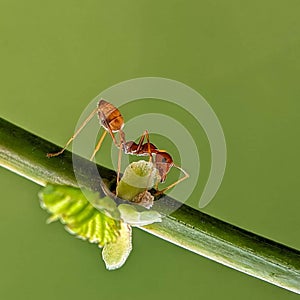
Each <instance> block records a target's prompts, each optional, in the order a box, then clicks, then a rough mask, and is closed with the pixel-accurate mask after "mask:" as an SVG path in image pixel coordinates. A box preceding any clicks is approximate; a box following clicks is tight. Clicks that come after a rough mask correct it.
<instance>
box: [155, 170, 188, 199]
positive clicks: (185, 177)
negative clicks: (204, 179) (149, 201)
mask: <svg viewBox="0 0 300 300" xmlns="http://www.w3.org/2000/svg"><path fill="white" fill-rule="evenodd" d="M173 167H175V168H177V169H178V170H180V171H181V172H182V173H183V174H184V176H183V177H182V178H180V179H178V180H177V181H175V182H173V183H172V184H170V185H169V186H167V187H166V188H164V189H162V190H161V191H157V192H156V193H155V195H160V194H163V193H164V192H166V191H167V190H169V189H171V188H172V187H174V186H175V185H177V184H178V183H180V182H182V181H183V180H185V179H187V178H189V177H190V175H189V174H188V173H187V172H186V171H185V170H183V169H182V168H181V167H179V166H176V165H173Z"/></svg>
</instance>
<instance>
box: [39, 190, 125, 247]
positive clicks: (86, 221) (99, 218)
mask: <svg viewBox="0 0 300 300" xmlns="http://www.w3.org/2000/svg"><path fill="white" fill-rule="evenodd" d="M84 193H85V195H88V198H89V199H92V201H95V202H97V201H98V202H99V195H98V193H95V192H91V191H88V190H85V192H84ZM85 195H84V194H83V192H82V191H81V190H80V189H78V188H74V187H71V186H64V185H47V186H46V187H45V188H44V189H43V190H41V191H40V192H39V198H40V200H41V206H42V207H43V208H44V209H46V210H47V211H48V212H49V213H51V214H52V216H51V217H50V218H49V220H50V221H56V220H60V221H61V222H62V223H63V224H65V228H66V230H67V231H68V232H70V233H72V234H75V235H76V236H78V237H79V238H81V239H84V240H88V241H89V242H91V243H97V244H98V245H99V247H103V246H104V245H105V244H107V243H113V242H115V241H116V240H117V238H118V237H119V235H120V229H121V225H120V223H121V222H120V221H119V220H118V219H113V218H110V217H109V216H107V215H106V214H104V213H102V212H101V211H99V210H98V209H96V208H95V207H93V206H92V204H91V203H90V202H89V201H88V200H87V199H86V197H85ZM100 200H101V199H100ZM100 202H101V201H100ZM101 203H102V206H103V209H104V210H105V208H107V207H108V208H109V209H110V210H111V212H112V211H113V208H112V207H109V206H107V203H110V204H111V202H110V201H109V200H107V201H102V202H101ZM105 203H106V206H105Z"/></svg>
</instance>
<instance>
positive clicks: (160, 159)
mask: <svg viewBox="0 0 300 300" xmlns="http://www.w3.org/2000/svg"><path fill="white" fill-rule="evenodd" d="M96 113H97V114H98V118H99V121H100V124H101V126H102V127H103V128H104V129H105V130H104V132H103V134H102V136H101V138H100V139H99V142H98V143H97V145H96V147H95V149H94V152H93V154H92V156H91V158H90V160H93V159H94V157H95V155H96V153H97V152H98V151H99V149H100V147H101V145H102V142H103V140H104V138H105V136H106V134H107V132H108V133H109V134H110V136H111V138H112V140H113V142H114V144H115V145H116V147H117V148H118V149H119V157H118V172H117V184H118V183H119V179H120V171H121V157H122V150H123V151H124V152H125V154H131V155H137V156H149V161H152V159H153V155H155V161H154V166H155V167H156V169H157V170H158V172H159V175H160V178H161V180H160V182H164V181H165V180H166V177H167V174H168V173H169V171H170V169H171V168H172V167H175V168H177V169H179V170H180V171H181V172H182V173H183V174H184V176H183V177H182V178H180V179H178V180H177V181H176V182H174V183H172V184H170V185H169V186H167V187H166V188H164V189H163V190H161V191H158V190H157V188H158V187H157V186H156V187H155V188H156V190H157V194H161V193H164V192H165V191H167V190H169V189H170V188H172V187H174V186H175V185H177V184H178V183H180V182H181V181H183V180H185V179H186V178H188V177H189V174H188V173H187V172H186V171H184V170H183V169H182V168H181V167H179V166H177V165H175V164H174V162H173V159H172V157H171V155H170V154H169V153H167V152H166V151H165V150H159V149H158V148H157V147H156V146H155V145H153V144H152V143H150V139H149V134H148V131H147V130H146V131H145V132H144V133H143V134H142V136H141V137H140V140H139V142H138V144H137V143H135V142H134V141H128V142H126V139H125V133H124V131H123V130H122V129H123V127H124V119H123V116H122V114H121V113H120V111H119V110H118V109H117V108H116V107H115V106H114V105H112V104H111V103H109V102H107V101H105V100H103V99H101V100H100V101H99V102H98V104H97V107H96V108H95V109H94V110H93V111H92V112H91V114H90V115H89V116H88V117H87V118H86V119H85V120H84V121H83V123H82V124H81V125H80V127H79V128H78V129H77V131H76V132H75V133H74V135H73V136H72V137H71V138H70V139H69V140H68V141H67V143H66V145H65V146H64V147H63V148H62V149H61V150H60V151H59V152H56V153H47V157H53V156H58V155H60V154H62V153H63V152H64V151H65V150H66V148H67V147H68V146H69V145H70V143H71V142H72V141H73V140H74V139H75V138H76V137H77V135H78V134H79V133H80V131H81V130H82V129H83V128H84V127H85V126H86V124H87V123H88V122H89V121H90V120H91V119H92V118H93V117H94V115H95V114H96ZM114 133H118V134H119V142H117V140H116V138H115V135H114ZM145 138H146V140H147V141H146V142H145V143H144V140H145Z"/></svg>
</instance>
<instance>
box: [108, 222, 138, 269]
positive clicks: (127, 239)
mask: <svg viewBox="0 0 300 300" xmlns="http://www.w3.org/2000/svg"><path fill="white" fill-rule="evenodd" d="M131 249H132V242H131V226H130V225H128V224H126V223H124V222H122V223H121V230H120V236H119V237H118V238H117V240H116V241H115V242H113V243H108V244H106V245H104V247H103V250H102V258H103V260H104V262H105V266H106V268H107V269H108V270H115V269H118V268H120V267H122V266H123V264H124V263H125V262H126V259H127V257H128V255H129V254H130V252H131Z"/></svg>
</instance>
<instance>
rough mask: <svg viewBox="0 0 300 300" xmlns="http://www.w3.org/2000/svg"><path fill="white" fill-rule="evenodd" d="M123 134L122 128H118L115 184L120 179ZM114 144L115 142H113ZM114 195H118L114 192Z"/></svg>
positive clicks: (123, 142)
mask: <svg viewBox="0 0 300 300" xmlns="http://www.w3.org/2000/svg"><path fill="white" fill-rule="evenodd" d="M125 142H126V141H125V134H124V132H123V130H122V129H120V130H119V144H118V145H117V147H118V148H119V156H118V172H117V185H118V184H119V181H120V173H121V161H122V150H123V149H122V147H123V145H124V144H125ZM115 144H116V143H115ZM116 196H118V195H117V194H116Z"/></svg>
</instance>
